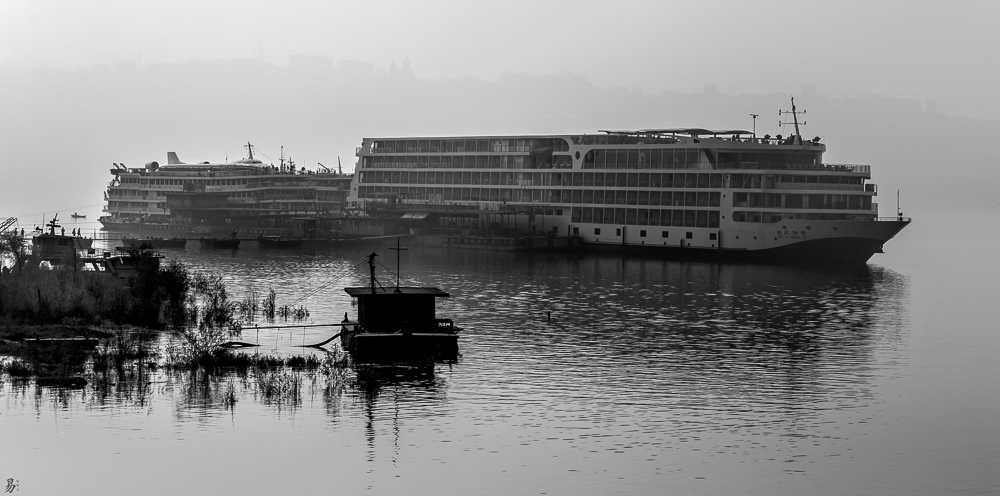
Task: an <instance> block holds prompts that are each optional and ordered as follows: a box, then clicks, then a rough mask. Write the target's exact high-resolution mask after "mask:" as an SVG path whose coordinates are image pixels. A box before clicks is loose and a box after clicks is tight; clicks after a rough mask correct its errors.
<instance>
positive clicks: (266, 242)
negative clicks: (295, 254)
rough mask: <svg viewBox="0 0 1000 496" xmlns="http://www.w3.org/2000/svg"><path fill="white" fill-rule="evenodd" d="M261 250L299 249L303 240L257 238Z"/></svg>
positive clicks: (278, 237) (276, 237)
mask: <svg viewBox="0 0 1000 496" xmlns="http://www.w3.org/2000/svg"><path fill="white" fill-rule="evenodd" d="M257 243H259V245H260V247H261V248H298V247H300V246H302V240H301V239H289V238H282V237H281V236H257Z"/></svg>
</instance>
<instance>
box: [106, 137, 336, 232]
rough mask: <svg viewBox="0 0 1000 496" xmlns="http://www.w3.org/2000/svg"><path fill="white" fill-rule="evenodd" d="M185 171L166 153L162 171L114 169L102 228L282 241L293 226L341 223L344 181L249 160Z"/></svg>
mask: <svg viewBox="0 0 1000 496" xmlns="http://www.w3.org/2000/svg"><path fill="white" fill-rule="evenodd" d="M247 148H248V155H249V156H248V158H246V159H243V160H238V161H235V162H223V163H209V162H203V163H199V164H187V163H183V162H181V161H180V160H179V159H178V158H177V155H176V154H175V153H174V152H168V154H167V164H166V165H163V166H160V164H159V163H157V162H149V163H147V164H146V165H145V166H144V167H142V168H128V167H125V166H124V165H120V164H115V167H114V168H112V169H111V173H112V174H113V175H114V179H113V180H112V181H111V182H110V183H109V184H108V189H107V191H106V192H105V201H106V206H105V208H104V212H105V214H106V215H104V216H102V217H101V219H100V221H101V223H102V224H103V225H104V226H105V227H106V228H109V229H119V230H125V231H160V230H165V231H171V232H179V233H195V234H208V233H212V232H216V233H220V234H228V233H229V232H230V231H232V230H233V229H238V230H240V231H241V232H245V233H248V234H275V235H288V234H290V230H291V229H292V225H293V224H294V222H293V220H294V219H319V218H327V219H328V218H336V217H339V216H342V215H343V212H344V208H343V207H344V203H345V200H346V196H347V190H348V187H349V184H350V181H351V176H350V175H349V174H342V173H338V172H334V171H331V170H330V169H327V168H325V167H322V165H321V167H322V169H319V170H314V171H310V170H306V169H305V168H304V167H302V168H297V167H296V165H295V163H294V162H292V161H291V160H290V159H287V160H286V159H285V158H284V157H282V158H281V160H280V161H279V165H276V166H275V165H271V164H265V163H264V162H262V161H260V160H258V159H256V158H254V156H253V147H252V146H250V145H249V144H247Z"/></svg>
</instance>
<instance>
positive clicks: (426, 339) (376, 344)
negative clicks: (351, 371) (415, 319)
mask: <svg viewBox="0 0 1000 496" xmlns="http://www.w3.org/2000/svg"><path fill="white" fill-rule="evenodd" d="M341 345H342V346H343V348H344V349H345V350H347V351H348V352H349V353H350V354H351V357H352V358H353V359H354V361H355V362H356V363H425V362H438V361H454V360H456V359H457V358H458V335H457V334H451V333H419V332H414V333H392V334H390V333H359V334H349V333H345V334H343V335H341Z"/></svg>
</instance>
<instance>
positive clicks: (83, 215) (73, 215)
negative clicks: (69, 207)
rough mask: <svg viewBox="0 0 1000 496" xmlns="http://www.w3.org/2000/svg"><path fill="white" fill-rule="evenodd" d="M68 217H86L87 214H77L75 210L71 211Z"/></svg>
mask: <svg viewBox="0 0 1000 496" xmlns="http://www.w3.org/2000/svg"><path fill="white" fill-rule="evenodd" d="M70 217H72V218H74V219H86V218H87V215H86V214H78V213H76V212H73V214H72V215H70Z"/></svg>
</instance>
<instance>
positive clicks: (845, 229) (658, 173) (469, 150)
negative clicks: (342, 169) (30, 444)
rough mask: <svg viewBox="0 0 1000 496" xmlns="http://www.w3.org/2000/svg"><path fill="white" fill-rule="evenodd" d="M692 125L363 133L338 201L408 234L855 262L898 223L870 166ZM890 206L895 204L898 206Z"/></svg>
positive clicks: (809, 146)
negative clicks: (547, 238) (883, 204)
mask: <svg viewBox="0 0 1000 496" xmlns="http://www.w3.org/2000/svg"><path fill="white" fill-rule="evenodd" d="M785 113H786V114H788V115H790V116H792V117H794V118H795V134H793V135H791V136H788V137H782V136H780V135H779V136H775V137H771V136H769V135H765V136H763V137H757V136H756V135H755V133H752V132H750V131H744V130H708V129H700V128H683V129H643V130H637V131H600V132H599V134H583V135H524V136H471V137H460V136H455V137H409V138H366V139H364V140H363V142H362V146H361V147H360V148H359V149H358V157H359V161H358V173H356V174H355V178H354V182H353V183H352V185H351V194H350V197H349V198H348V200H349V201H350V202H353V203H352V204H353V205H356V206H357V209H358V211H359V212H361V213H363V214H364V215H367V216H369V217H371V218H373V219H379V220H383V221H384V220H385V219H393V220H394V222H396V223H397V224H401V225H403V226H404V227H406V226H409V228H410V230H411V232H427V233H429V232H434V231H436V230H437V231H438V232H440V231H441V230H444V229H447V228H449V227H450V228H452V230H456V229H465V230H466V231H467V230H469V229H470V228H472V229H475V228H476V227H479V228H481V227H482V226H483V225H487V226H499V227H500V228H502V230H504V231H517V232H527V233H541V234H547V235H551V236H567V237H577V238H578V239H579V240H582V242H583V244H584V247H585V248H586V249H604V250H615V251H625V252H638V251H644V252H647V253H651V254H654V255H656V256H664V257H679V258H698V259H733V260H755V261H756V260H759V261H772V262H808V263H823V262H850V263H864V262H866V261H867V260H868V259H869V258H870V257H871V256H872V255H873V254H874V253H880V252H882V247H883V245H884V244H885V242H887V241H888V240H889V239H891V238H892V237H893V236H895V235H896V233H898V232H899V231H900V230H901V229H903V228H904V227H905V226H906V225H907V224H909V222H910V219H909V218H907V217H903V216H902V215H901V214H900V213H898V212H897V214H896V215H894V216H891V217H880V216H879V211H878V204H877V203H875V202H874V201H873V200H874V198H875V196H876V195H877V187H876V185H875V184H873V183H871V182H869V181H870V180H871V167H870V166H868V165H858V164H830V163H825V162H824V161H823V153H824V152H825V151H826V145H824V144H823V143H822V142H821V140H820V139H819V138H818V137H817V138H814V139H811V140H806V139H803V138H802V137H801V135H800V134H799V125H798V121H797V111H796V110H795V106H794V101H793V102H792V111H789V112H785ZM897 210H898V209H897Z"/></svg>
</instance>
